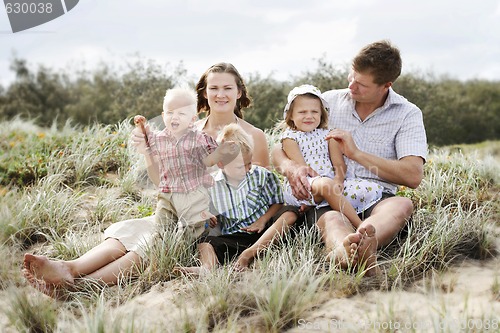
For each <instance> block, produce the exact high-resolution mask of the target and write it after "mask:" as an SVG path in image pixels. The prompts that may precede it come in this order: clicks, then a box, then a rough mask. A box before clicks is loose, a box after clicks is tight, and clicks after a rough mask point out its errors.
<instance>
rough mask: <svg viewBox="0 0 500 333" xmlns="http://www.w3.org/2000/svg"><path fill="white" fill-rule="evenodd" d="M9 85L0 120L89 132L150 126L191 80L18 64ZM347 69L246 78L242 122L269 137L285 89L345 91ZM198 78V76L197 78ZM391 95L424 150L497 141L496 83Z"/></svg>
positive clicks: (183, 75)
mask: <svg viewBox="0 0 500 333" xmlns="http://www.w3.org/2000/svg"><path fill="white" fill-rule="evenodd" d="M10 68H11V70H12V71H13V72H14V73H15V80H14V81H13V82H12V83H11V84H10V85H9V86H7V87H3V86H0V120H2V121H5V120H9V119H12V118H14V117H21V118H29V119H35V121H36V123H37V124H39V125H41V126H47V127H48V126H53V125H54V124H56V125H58V124H59V125H62V124H64V123H66V122H67V121H68V120H71V121H72V122H73V123H77V124H82V125H88V124H92V123H95V122H99V123H104V124H116V123H118V122H121V121H123V120H124V119H127V118H129V117H132V116H134V115H136V114H142V115H144V116H145V117H146V118H154V117H156V116H158V115H160V113H161V111H162V103H163V96H164V94H165V90H166V89H169V88H172V87H174V86H176V85H179V84H181V83H186V82H187V83H188V84H190V85H192V86H194V84H195V80H196V79H197V78H195V79H192V78H190V77H189V75H188V73H187V71H186V70H185V69H184V68H183V67H182V65H178V66H177V67H174V68H170V67H169V66H162V65H159V64H158V63H156V62H154V61H152V60H149V61H144V60H141V59H137V60H135V61H133V62H130V63H128V64H127V65H126V66H125V68H121V69H117V68H114V67H113V66H112V65H110V64H105V63H102V64H100V65H99V66H98V67H96V68H94V69H92V70H79V71H74V72H70V71H69V70H62V71H61V70H59V71H55V70H52V69H50V68H47V67H45V66H38V68H36V69H35V70H33V69H32V68H31V67H30V66H29V64H28V62H27V61H26V60H24V59H19V58H15V59H13V60H12V62H11V66H10ZM347 73H348V66H347V65H346V66H343V67H342V66H334V65H333V64H332V63H330V62H328V61H326V60H325V59H318V60H317V68H316V69H315V70H313V71H305V72H303V73H302V74H300V75H298V76H293V77H291V78H290V79H289V80H287V81H280V80H276V79H274V78H273V77H272V75H270V76H266V77H263V76H262V75H260V74H259V73H253V74H248V75H246V77H245V80H246V84H247V88H248V91H249V93H250V95H251V97H252V99H253V103H252V106H251V107H250V108H248V109H247V110H246V111H245V114H244V116H245V119H246V120H248V121H249V122H251V123H252V124H254V125H255V126H257V127H260V128H262V129H271V128H272V127H273V126H274V125H275V123H276V120H277V119H281V117H282V110H283V106H284V104H285V102H286V96H287V94H288V92H289V91H290V89H292V88H293V87H294V86H297V85H299V84H303V83H311V84H314V85H316V86H317V87H318V88H320V89H321V91H326V90H329V89H335V88H345V87H346V86H347ZM200 74H201V73H200ZM393 87H394V90H395V91H397V92H398V93H400V94H402V95H403V96H405V97H406V98H407V99H408V100H409V101H410V102H412V103H414V104H416V105H417V106H419V107H420V109H421V110H422V112H423V114H424V122H425V126H426V131H427V137H428V141H429V144H431V145H436V146H442V145H450V144H462V143H477V142H482V141H486V140H498V139H499V127H500V81H487V80H469V81H465V82H464V81H459V80H456V79H452V78H450V77H448V76H440V77H436V76H434V75H433V74H432V73H431V74H429V73H426V74H424V73H409V74H404V75H402V76H401V77H400V78H399V79H398V80H397V81H396V82H395V83H394V85H393Z"/></svg>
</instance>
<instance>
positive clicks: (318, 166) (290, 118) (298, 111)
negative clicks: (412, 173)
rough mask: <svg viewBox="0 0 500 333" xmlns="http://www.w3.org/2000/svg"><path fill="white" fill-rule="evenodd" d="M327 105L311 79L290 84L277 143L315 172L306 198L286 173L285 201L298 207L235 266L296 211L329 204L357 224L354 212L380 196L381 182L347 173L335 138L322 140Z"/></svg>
mask: <svg viewBox="0 0 500 333" xmlns="http://www.w3.org/2000/svg"><path fill="white" fill-rule="evenodd" d="M328 108H329V107H328V104H327V102H326V101H325V100H324V99H323V97H322V96H321V92H320V90H319V89H318V88H316V87H314V86H312V85H302V86H299V87H295V88H294V89H292V91H290V93H289V94H288V102H287V104H286V106H285V109H284V121H283V124H282V126H281V127H282V128H284V130H283V133H282V134H281V137H280V140H281V143H282V148H283V150H284V152H285V153H286V155H287V156H288V157H289V158H290V159H292V160H294V161H295V162H298V163H300V164H302V165H304V166H309V167H311V168H312V169H314V170H315V171H316V172H317V173H318V176H316V177H310V178H308V180H309V183H310V185H311V193H310V194H311V196H310V199H308V200H299V199H297V198H296V197H295V196H294V195H293V193H292V188H291V186H290V183H289V182H288V180H286V179H285V183H284V190H283V194H284V199H285V204H287V205H289V206H296V207H297V208H296V209H292V210H289V211H286V212H284V213H283V214H282V215H281V217H280V219H278V220H277V221H276V222H275V223H274V224H273V225H272V226H271V227H269V229H267V230H266V232H265V233H264V234H263V235H262V237H261V238H260V239H259V240H258V241H257V242H256V243H255V244H254V245H253V246H252V247H250V248H248V249H247V250H245V251H244V252H243V253H242V254H241V256H240V259H239V260H238V263H237V266H239V267H240V268H243V267H246V266H248V264H249V263H250V260H251V259H252V258H254V257H255V256H256V255H257V253H258V251H260V250H261V249H263V248H265V247H267V245H269V244H270V243H271V242H273V241H274V239H276V237H277V236H279V235H282V234H283V233H284V232H286V231H287V230H288V229H289V227H290V226H292V225H293V224H294V223H295V221H296V220H297V218H298V215H297V214H298V213H299V211H303V210H305V209H309V208H314V209H317V208H320V207H324V206H328V205H329V206H330V207H331V208H332V209H334V210H336V211H339V212H341V213H343V215H344V216H345V217H346V218H347V219H348V220H349V221H346V223H351V224H352V225H353V226H354V227H356V228H357V227H358V226H359V225H360V224H361V222H362V221H361V219H360V217H359V216H358V214H360V213H362V212H363V211H365V210H366V209H368V208H370V207H371V206H373V205H374V204H375V203H376V202H377V201H379V200H380V199H381V198H382V190H383V187H382V186H380V185H379V184H377V183H374V182H370V181H367V180H362V179H355V178H352V177H350V175H349V173H348V170H347V166H346V163H345V160H344V156H343V155H342V152H341V151H340V148H339V146H338V144H337V142H336V141H335V140H329V141H327V140H325V136H326V135H327V134H328V132H329V131H330V130H329V129H328V128H327V125H328ZM299 207H300V209H299Z"/></svg>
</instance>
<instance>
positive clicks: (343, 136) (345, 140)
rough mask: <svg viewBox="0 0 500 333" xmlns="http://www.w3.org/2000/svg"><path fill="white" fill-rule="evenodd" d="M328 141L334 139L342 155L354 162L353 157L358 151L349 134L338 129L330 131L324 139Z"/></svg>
mask: <svg viewBox="0 0 500 333" xmlns="http://www.w3.org/2000/svg"><path fill="white" fill-rule="evenodd" d="M330 139H334V140H335V141H337V142H338V144H339V147H340V151H341V152H342V154H344V155H345V156H346V157H348V158H350V159H351V160H355V156H356V154H357V153H358V152H359V149H358V147H357V146H356V144H355V143H354V139H353V138H352V135H351V133H350V132H348V131H343V130H339V129H334V130H331V131H330V133H328V134H327V136H326V137H325V140H330Z"/></svg>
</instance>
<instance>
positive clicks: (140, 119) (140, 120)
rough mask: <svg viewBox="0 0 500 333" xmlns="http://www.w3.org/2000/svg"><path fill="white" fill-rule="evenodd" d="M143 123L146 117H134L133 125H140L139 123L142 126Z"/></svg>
mask: <svg viewBox="0 0 500 333" xmlns="http://www.w3.org/2000/svg"><path fill="white" fill-rule="evenodd" d="M145 123H146V118H145V117H144V116H141V115H137V116H135V117H134V124H135V126H140V125H141V124H142V125H143V126H144V124H145Z"/></svg>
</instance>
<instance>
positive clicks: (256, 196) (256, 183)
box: [177, 124, 283, 274]
mask: <svg viewBox="0 0 500 333" xmlns="http://www.w3.org/2000/svg"><path fill="white" fill-rule="evenodd" d="M219 139H220V141H222V142H225V141H233V142H235V143H236V144H238V145H239V147H240V151H241V154H240V155H239V156H238V157H236V158H235V159H234V160H233V161H232V162H230V163H229V164H227V165H225V166H222V165H220V167H221V170H219V171H218V172H217V173H216V174H215V176H214V180H215V184H214V186H213V187H212V188H210V194H211V197H212V203H213V206H214V208H215V209H216V211H217V214H218V216H217V223H220V224H221V232H222V234H221V235H219V236H205V237H202V238H201V240H200V241H199V242H198V251H199V255H200V261H201V267H178V268H177V270H178V271H180V272H182V273H188V274H200V273H204V272H208V271H209V270H211V269H212V268H214V267H215V266H217V265H218V264H219V263H221V264H223V263H228V262H229V261H231V260H233V259H235V258H237V257H238V255H239V254H240V253H241V252H242V251H243V250H245V249H246V248H248V247H249V246H251V245H252V244H253V243H255V242H256V241H257V240H258V239H259V237H260V236H261V233H262V231H263V230H264V229H265V227H266V225H267V224H268V223H272V222H273V221H274V215H275V214H276V213H278V211H279V210H280V208H281V207H282V203H283V194H282V190H281V184H280V181H279V179H278V177H277V176H276V175H275V174H273V173H272V172H271V171H269V170H267V169H265V168H263V167H260V166H257V165H252V162H251V160H252V152H253V141H252V138H251V137H250V136H249V135H248V134H246V132H245V131H244V130H243V129H242V128H241V127H240V126H238V125H237V124H230V125H227V126H226V127H224V129H223V130H222V132H221V134H220V135H219Z"/></svg>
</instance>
